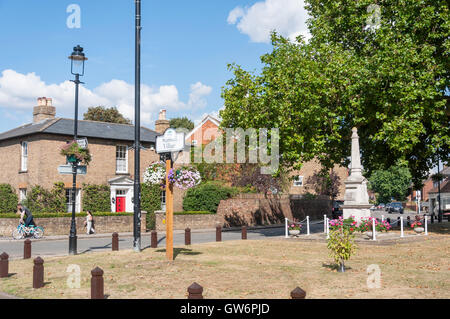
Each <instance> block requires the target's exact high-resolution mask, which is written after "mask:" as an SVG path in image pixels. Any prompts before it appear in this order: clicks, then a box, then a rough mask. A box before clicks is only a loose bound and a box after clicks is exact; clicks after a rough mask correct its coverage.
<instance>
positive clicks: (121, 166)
mask: <svg viewBox="0 0 450 319" xmlns="http://www.w3.org/2000/svg"><path fill="white" fill-rule="evenodd" d="M116 173H128V151H127V147H126V146H125V145H117V146H116Z"/></svg>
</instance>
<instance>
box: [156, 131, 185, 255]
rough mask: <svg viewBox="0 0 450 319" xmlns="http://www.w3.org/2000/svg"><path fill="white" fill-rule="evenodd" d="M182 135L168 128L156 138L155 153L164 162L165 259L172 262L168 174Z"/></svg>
mask: <svg viewBox="0 0 450 319" xmlns="http://www.w3.org/2000/svg"><path fill="white" fill-rule="evenodd" d="M184 147H185V139H184V133H177V132H176V131H175V130H174V129H172V128H169V129H167V130H166V132H165V133H164V135H162V136H158V137H157V138H156V152H157V153H158V154H161V157H162V158H164V160H165V161H166V258H167V260H170V261H172V260H173V185H172V183H170V181H169V172H170V170H171V168H172V166H173V162H172V156H171V155H172V153H175V152H179V151H182V150H184Z"/></svg>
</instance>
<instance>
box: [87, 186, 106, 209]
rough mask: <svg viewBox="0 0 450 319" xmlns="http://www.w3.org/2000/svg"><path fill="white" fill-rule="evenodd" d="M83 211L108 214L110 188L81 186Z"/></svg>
mask: <svg viewBox="0 0 450 319" xmlns="http://www.w3.org/2000/svg"><path fill="white" fill-rule="evenodd" d="M83 210H85V211H88V210H89V211H91V212H110V211H111V187H110V186H109V185H91V184H83Z"/></svg>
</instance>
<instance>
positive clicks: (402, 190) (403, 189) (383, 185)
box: [368, 165, 411, 203]
mask: <svg viewBox="0 0 450 319" xmlns="http://www.w3.org/2000/svg"><path fill="white" fill-rule="evenodd" d="M368 186H369V189H371V190H372V191H374V192H375V193H376V195H377V202H378V203H389V202H390V201H391V199H392V198H394V199H395V200H398V201H403V200H405V199H406V196H407V195H408V189H409V187H411V173H410V172H409V169H408V168H407V167H404V166H401V165H395V166H392V167H390V168H389V169H387V170H376V171H375V172H373V174H372V176H371V177H370V178H369V185H368Z"/></svg>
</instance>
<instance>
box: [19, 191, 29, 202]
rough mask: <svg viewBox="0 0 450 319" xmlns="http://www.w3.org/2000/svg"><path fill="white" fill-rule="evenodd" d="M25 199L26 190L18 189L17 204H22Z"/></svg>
mask: <svg viewBox="0 0 450 319" xmlns="http://www.w3.org/2000/svg"><path fill="white" fill-rule="evenodd" d="M25 199H27V189H26V188H21V189H19V202H20V203H21V202H23V201H24V200H25Z"/></svg>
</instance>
